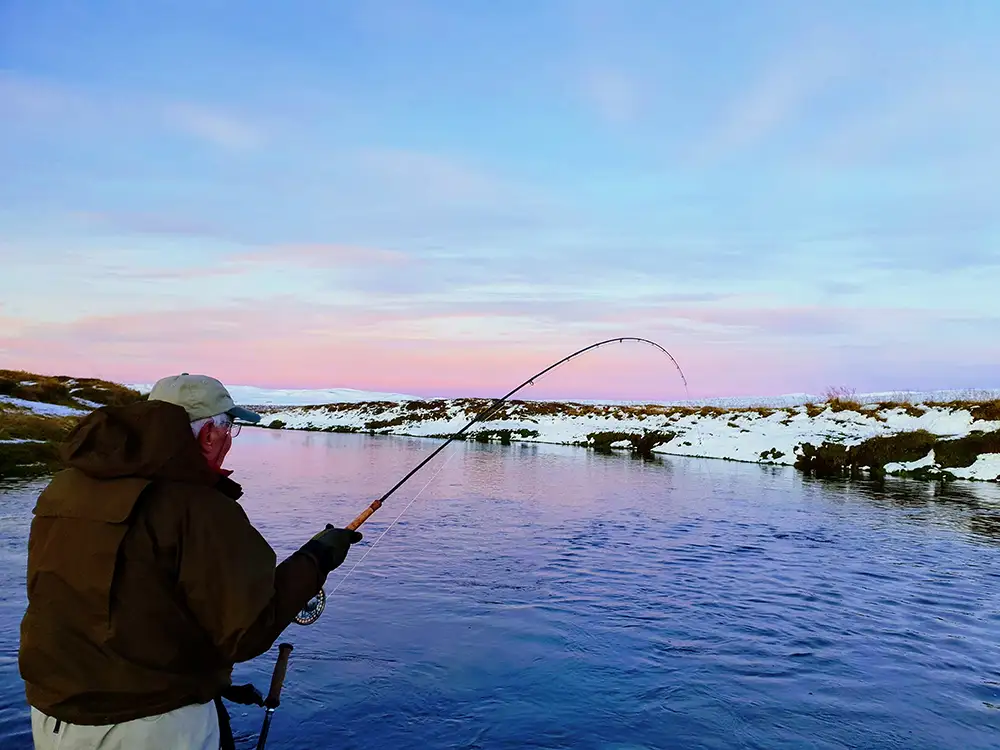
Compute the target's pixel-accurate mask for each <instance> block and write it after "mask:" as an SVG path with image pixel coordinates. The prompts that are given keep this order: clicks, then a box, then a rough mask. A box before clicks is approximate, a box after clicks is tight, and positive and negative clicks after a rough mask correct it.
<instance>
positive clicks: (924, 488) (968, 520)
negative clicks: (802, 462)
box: [803, 476, 1000, 544]
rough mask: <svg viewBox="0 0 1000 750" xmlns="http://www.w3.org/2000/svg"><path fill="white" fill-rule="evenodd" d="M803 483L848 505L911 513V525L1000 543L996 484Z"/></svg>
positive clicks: (825, 480)
mask: <svg viewBox="0 0 1000 750" xmlns="http://www.w3.org/2000/svg"><path fill="white" fill-rule="evenodd" d="M803 481H804V482H805V483H806V484H814V485H816V486H819V487H822V488H823V491H824V492H826V493H831V494H836V495H837V496H839V497H842V498H844V499H845V500H847V501H852V502H858V501H860V502H867V503H871V504H873V505H875V506H881V507H886V508H888V507H894V508H898V509H903V510H908V511H911V512H910V513H908V514H906V516H905V518H906V520H907V521H912V522H918V523H921V522H922V523H928V524H935V525H941V526H946V527H950V528H952V529H956V530H960V531H964V532H968V533H969V534H971V535H973V536H975V537H977V538H978V539H980V540H981V541H984V542H987V543H990V544H998V543H1000V486H998V485H996V484H994V483H987V482H940V481H933V482H930V481H921V480H916V479H903V478H898V477H884V478H881V479H872V480H858V479H846V478H815V477H809V476H804V477H803Z"/></svg>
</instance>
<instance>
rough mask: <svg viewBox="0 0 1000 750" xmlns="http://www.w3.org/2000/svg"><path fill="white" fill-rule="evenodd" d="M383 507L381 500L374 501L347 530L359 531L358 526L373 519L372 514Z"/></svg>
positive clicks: (348, 525)
mask: <svg viewBox="0 0 1000 750" xmlns="http://www.w3.org/2000/svg"><path fill="white" fill-rule="evenodd" d="M381 507H382V501H381V500H376V501H374V502H373V503H372V504H371V505H369V506H368V507H367V508H365V509H364V510H363V511H361V515H359V516H358V517H357V518H355V519H354V520H353V521H351V522H350V523H349V524H347V528H348V529H350V530H351V531H357V530H358V526H360V525H361V524H363V523H364V522H365V521H367V520H368V519H369V518H371V517H372V513H374V512H375V511H377V510H378V509H379V508H381Z"/></svg>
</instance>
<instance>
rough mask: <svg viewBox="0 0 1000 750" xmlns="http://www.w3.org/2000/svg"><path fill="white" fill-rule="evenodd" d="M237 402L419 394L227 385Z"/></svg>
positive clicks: (309, 402) (300, 402) (143, 389)
mask: <svg viewBox="0 0 1000 750" xmlns="http://www.w3.org/2000/svg"><path fill="white" fill-rule="evenodd" d="M130 387H131V388H135V389H136V390H137V391H139V392H140V393H149V392H150V390H152V388H153V384H152V383H133V384H131V385H130ZM226 388H227V389H228V390H229V393H230V394H232V397H233V401H235V402H236V403H237V404H242V405H244V406H313V405H316V404H356V403H361V402H363V401H413V400H416V399H418V398H419V397H418V396H409V395H406V394H403V393H380V392H378V391H359V390H355V389H354V388H258V387H257V386H253V385H227V386H226Z"/></svg>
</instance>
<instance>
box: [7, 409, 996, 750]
mask: <svg viewBox="0 0 1000 750" xmlns="http://www.w3.org/2000/svg"><path fill="white" fill-rule="evenodd" d="M434 447H436V442H435V441H431V440H420V439H407V438H394V437H368V436H362V435H334V434H324V433H294V432H278V431H271V430H263V429H250V428H245V429H244V430H243V432H242V433H241V434H240V435H239V437H238V438H237V439H236V442H235V446H234V448H233V451H232V453H231V458H230V468H233V469H235V470H236V474H235V475H234V478H235V479H237V480H238V481H241V482H242V483H243V485H244V488H245V490H246V496H245V497H244V500H243V504H244V507H245V508H246V510H247V513H248V514H249V516H250V518H251V519H252V520H253V522H254V523H255V524H256V525H257V527H258V528H259V529H260V530H261V532H262V533H263V534H264V535H265V537H267V539H268V540H269V541H270V542H271V544H272V546H274V547H275V549H276V550H277V551H278V553H279V556H281V557H283V556H284V555H286V554H288V553H290V552H291V551H293V550H294V549H295V548H296V547H297V546H299V545H300V544H301V543H303V542H304V541H305V540H306V539H308V537H309V536H311V535H312V534H313V533H315V532H316V531H318V530H320V529H322V528H323V526H324V524H326V523H328V522H332V523H336V524H339V525H342V524H343V523H345V522H346V521H348V520H349V519H351V518H353V517H354V516H355V515H356V514H357V512H358V511H360V510H361V509H362V508H363V507H364V506H365V505H366V504H367V503H368V502H369V501H370V500H371V499H372V498H373V497H376V496H378V495H380V494H381V493H382V492H384V491H385V490H387V489H388V488H389V487H390V486H392V484H394V483H395V482H396V480H397V479H398V478H399V477H400V476H402V475H403V474H404V473H405V472H406V471H407V470H408V469H409V468H411V467H412V466H413V465H414V464H416V463H417V462H418V461H419V460H420V459H421V458H423V457H424V456H425V455H427V453H428V452H429V451H430V450H432V449H433V448H434ZM439 471H440V473H438V472H439ZM42 486H43V483H42V482H28V483H23V482H22V483H17V484H7V485H2V486H0V747H3V748H5V750H16V749H17V748H29V747H30V746H31V741H30V729H29V724H28V715H27V710H26V707H25V705H24V698H23V687H22V684H21V681H20V678H19V677H18V673H17V659H16V652H17V638H18V626H19V622H20V618H21V614H22V613H23V610H24V606H25V595H24V563H25V543H26V539H27V532H28V527H29V524H30V519H31V508H32V505H33V503H34V498H35V496H36V495H37V493H38V491H39V489H40V488H41V487H42ZM425 486H426V489H424V488H425ZM422 489H423V492H422V494H421V495H420V496H419V497H418V498H417V499H416V501H415V502H414V503H413V505H412V506H411V507H410V508H409V510H408V511H407V512H406V513H405V514H404V515H403V517H402V519H401V520H400V521H399V523H398V524H397V525H396V526H395V527H393V528H392V529H391V530H390V531H389V533H388V534H386V536H385V537H384V538H383V539H382V541H381V542H380V543H379V544H378V545H377V546H376V547H375V548H374V549H373V550H372V551H371V553H370V554H369V555H368V557H367V558H366V559H365V560H364V561H363V563H362V564H361V565H360V566H359V567H358V568H357V570H356V571H355V572H354V573H353V574H352V575H350V576H349V577H347V578H346V580H344V581H343V582H342V583H340V582H341V579H342V578H343V576H344V574H345V573H346V572H347V571H348V570H349V569H350V568H351V566H352V565H353V564H354V563H355V562H356V561H357V560H358V559H359V558H360V557H361V555H363V554H364V552H365V550H366V549H367V548H368V545H370V544H371V542H373V541H374V540H375V538H376V537H378V535H379V534H380V533H381V532H382V531H383V530H384V529H385V528H386V526H387V525H388V524H389V523H390V522H391V521H392V520H393V519H394V518H395V517H396V515H397V514H398V513H399V511H400V510H402V509H403V507H404V506H405V505H406V504H407V503H408V502H409V501H410V500H411V499H412V498H413V497H414V496H415V495H416V494H417V493H418V492H420V491H421V490H422ZM363 530H364V532H365V535H366V537H365V540H364V541H363V542H362V543H361V544H359V545H358V547H357V548H355V549H354V550H353V551H352V552H351V556H350V557H349V558H348V562H347V563H346V564H345V565H344V566H343V567H342V568H341V569H340V570H338V571H335V572H334V573H333V574H331V576H330V579H329V581H328V587H327V588H328V589H330V590H332V589H333V588H334V587H335V586H337V585H338V584H339V585H340V587H339V590H338V591H337V592H336V594H335V595H332V596H331V597H330V601H329V604H328V606H327V610H326V613H325V614H324V615H323V616H322V618H321V619H320V620H319V621H318V622H317V623H316V624H314V625H312V626H309V627H300V626H296V625H293V626H291V627H290V628H289V629H288V630H287V631H286V632H285V635H284V637H283V638H282V640H286V641H288V642H291V643H292V644H294V646H295V650H294V652H293V653H292V658H291V664H290V667H289V672H288V679H287V682H286V687H285V692H284V694H283V700H282V705H281V707H280V708H279V709H278V711H277V712H276V713H275V716H274V723H273V725H272V729H271V735H270V740H269V742H268V747H269V748H302V747H322V748H338V749H341V748H343V749H347V748H421V749H428V748H467V749H472V748H482V749H484V750H485V749H487V748H526V747H535V748H581V749H587V748H613V749H615V750H626V749H628V750H638V749H640V748H678V749H685V750H686V749H694V748H761V749H764V748H767V749H769V750H773V749H776V748H789V749H790V748H796V749H804V748H815V749H817V750H819V749H823V750H826V749H832V748H899V749H900V750H902V749H903V748H905V749H906V750H920V749H922V748H927V749H930V748H935V749H939V748H962V749H963V750H975V749H977V748H984V749H985V748H996V747H998V746H1000V488H998V487H996V486H992V485H991V486H987V485H980V486H972V485H963V486H958V485H951V486H949V487H947V488H945V489H942V488H941V487H939V486H936V485H933V484H926V483H920V482H905V481H893V482H890V483H887V484H885V485H876V484H872V483H865V482H845V481H838V482H821V481H816V480H810V479H808V478H805V477H803V476H801V475H800V474H798V473H796V472H795V471H794V470H792V469H787V468H777V467H764V466H758V465H751V464H737V463H731V462H725V461H712V460H698V459H674V458H670V457H663V458H662V459H661V460H655V461H641V460H636V459H632V458H630V457H628V456H624V455H613V456H607V455H600V454H595V453H592V452H589V451H586V450H583V449H579V448H568V447H567V448H564V447H558V446H543V445H518V444H514V445H510V446H500V445H483V444H478V443H457V444H453V446H451V447H449V448H448V449H447V450H446V451H444V452H443V453H442V454H441V455H440V456H438V457H437V458H436V459H435V460H434V461H433V462H432V463H431V464H429V465H428V466H427V467H426V468H425V469H424V470H422V471H421V472H420V473H419V474H417V475H416V476H415V477H414V478H413V479H411V480H410V482H408V483H407V484H406V485H404V487H403V488H402V489H401V490H400V491H399V492H397V493H396V495H394V496H393V497H392V498H391V499H390V500H389V502H388V503H387V504H386V506H385V507H384V508H383V509H382V510H381V511H379V512H378V513H377V514H376V515H375V516H374V517H373V518H372V520H371V521H370V522H369V523H368V524H366V525H365V527H364V528H363ZM234 562H235V561H234ZM276 651H277V648H276V647H275V648H274V649H272V651H271V652H270V653H269V654H267V655H265V656H263V657H261V658H260V659H257V660H255V661H254V662H251V663H248V664H241V665H238V666H237V668H236V671H235V679H236V680H237V681H239V682H245V681H253V682H255V683H256V684H257V685H258V686H259V687H260V688H261V689H263V690H266V687H267V684H268V681H269V677H270V671H271V668H272V665H273V661H274V656H275V654H276ZM231 710H232V713H233V725H234V729H235V730H236V732H237V740H238V741H237V745H238V746H239V747H241V748H250V747H253V746H254V742H255V737H256V734H257V731H258V729H259V727H260V722H261V719H262V711H261V710H260V709H256V708H255V709H252V710H248V709H245V708H243V707H238V706H231Z"/></svg>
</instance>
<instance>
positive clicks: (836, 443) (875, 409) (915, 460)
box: [255, 397, 1000, 481]
mask: <svg viewBox="0 0 1000 750" xmlns="http://www.w3.org/2000/svg"><path fill="white" fill-rule="evenodd" d="M490 403H491V402H490V401H488V400H486V399H451V400H443V399H442V400H434V401H419V400H410V401H405V402H369V403H353V404H327V405H323V406H309V407H304V406H294V407H282V406H258V407H255V408H256V409H257V411H259V412H261V414H263V415H264V419H263V420H262V421H261V425H262V426H263V427H268V428H271V429H297V430H313V431H325V432H360V433H368V434H378V435H406V436H414V437H435V438H440V437H445V436H448V435H451V434H452V433H454V432H456V431H457V430H459V429H460V428H461V427H462V426H463V425H464V424H465V423H466V422H468V421H469V420H470V419H472V418H473V417H474V416H475V415H476V414H478V413H480V412H482V411H483V410H484V409H485V408H486V407H487V406H489V404H490ZM464 437H465V439H468V440H479V441H482V442H500V443H510V442H543V443H556V444H561V445H577V446H581V447H587V448H591V449H594V450H598V451H622V452H630V453H633V454H637V455H643V456H653V455H656V454H666V455H678V456H691V457H701V458H715V459H725V460H730V461H744V462H752V463H763V464H778V465H788V466H796V467H797V468H799V469H801V470H802V471H805V472H808V473H810V474H814V475H818V476H835V475H851V476H863V475H876V476H877V475H880V474H892V475H897V476H911V477H918V478H926V479H931V478H933V479H944V480H955V479H965V480H977V481H1000V399H994V400H986V401H950V402H927V403H909V402H905V403H904V402H891V401H885V402H877V403H870V404H863V403H861V402H860V401H854V400H850V399H844V398H837V397H834V398H830V399H827V400H826V401H823V402H819V403H805V404H802V405H798V406H787V407H782V408H772V407H763V406H757V407H733V408H723V407H717V406H701V407H697V406H673V405H657V404H646V405H621V404H580V403H566V402H533V401H516V402H510V403H508V404H505V405H504V407H503V409H502V410H501V411H500V412H499V413H497V414H496V415H495V416H494V417H493V418H492V419H490V420H488V421H486V422H484V423H479V424H476V425H475V426H473V428H472V429H471V430H470V431H469V433H467V435H465V436H464Z"/></svg>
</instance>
